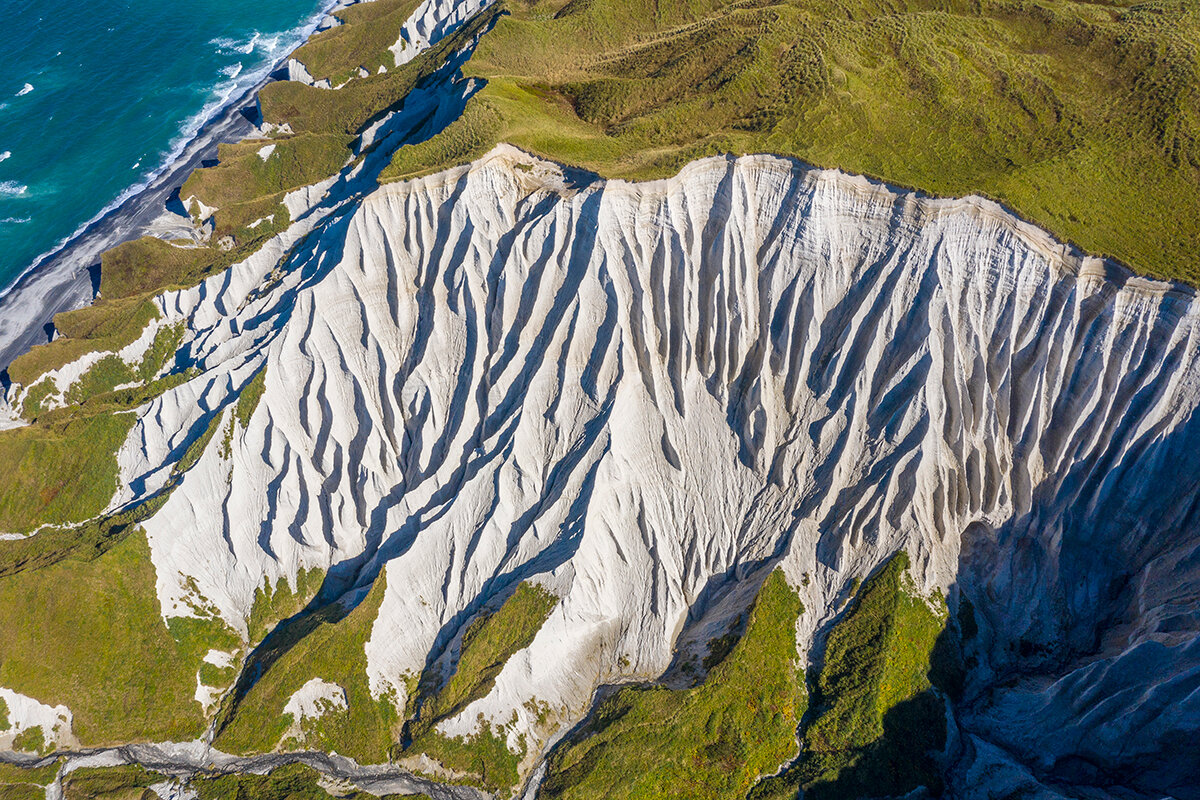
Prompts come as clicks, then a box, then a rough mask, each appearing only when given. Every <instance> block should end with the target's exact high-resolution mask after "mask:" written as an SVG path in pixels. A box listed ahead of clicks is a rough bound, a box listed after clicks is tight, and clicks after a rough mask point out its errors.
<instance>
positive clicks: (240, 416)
mask: <svg viewBox="0 0 1200 800" xmlns="http://www.w3.org/2000/svg"><path fill="white" fill-rule="evenodd" d="M266 385H267V368H266V367H263V368H262V369H260V370H259V371H258V372H257V373H256V374H255V375H254V377H253V378H251V379H250V383H248V384H246V388H245V389H242V393H241V394H240V395H238V401H237V408H236V409H235V411H234V414H235V416H236V417H237V421H238V422H240V423H241V425H242V430H245V429H246V428H249V427H250V418H251V417H252V416H254V410H255V409H257V408H258V402H259V401H260V400H262V394H263V389H264V388H265V387H266Z"/></svg>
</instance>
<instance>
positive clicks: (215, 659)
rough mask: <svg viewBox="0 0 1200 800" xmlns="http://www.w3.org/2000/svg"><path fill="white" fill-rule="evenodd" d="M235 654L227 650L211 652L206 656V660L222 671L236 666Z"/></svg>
mask: <svg viewBox="0 0 1200 800" xmlns="http://www.w3.org/2000/svg"><path fill="white" fill-rule="evenodd" d="M234 657H235V654H234V653H230V652H228V651H225V650H209V651H208V652H207V653H205V654H204V660H205V661H206V662H208V663H209V664H212V665H213V666H214V667H220V668H222V669H224V668H226V667H232V666H233V665H234Z"/></svg>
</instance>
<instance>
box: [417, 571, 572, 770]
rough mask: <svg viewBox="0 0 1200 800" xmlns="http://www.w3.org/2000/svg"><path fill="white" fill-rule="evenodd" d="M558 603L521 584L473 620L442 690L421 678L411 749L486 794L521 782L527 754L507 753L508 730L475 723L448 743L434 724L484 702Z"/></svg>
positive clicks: (434, 681) (534, 587)
mask: <svg viewBox="0 0 1200 800" xmlns="http://www.w3.org/2000/svg"><path fill="white" fill-rule="evenodd" d="M557 603H558V598H557V597H556V596H554V595H553V594H552V593H550V592H548V591H547V590H545V589H544V588H542V587H541V586H538V585H536V584H532V583H528V582H525V583H521V584H519V585H518V586H517V588H516V590H515V591H514V592H513V594H512V596H511V597H509V598H508V599H507V600H505V601H504V604H503V605H502V606H500V608H499V609H497V610H496V611H495V612H494V613H490V614H483V615H481V616H479V617H477V618H476V619H475V620H474V621H472V622H471V624H470V625H469V626H468V627H467V630H466V631H465V632H464V633H463V636H462V644H461V647H460V651H459V657H458V663H457V664H456V665H455V668H454V673H453V674H452V675H451V676H450V679H449V680H448V681H446V683H445V684H444V685H443V686H440V687H437V683H438V680H437V676H436V675H425V676H422V679H421V681H420V683H419V685H420V686H421V687H422V689H423V691H421V692H420V696H419V697H418V698H417V699H416V701H415V703H414V705H415V707H416V712H417V713H416V717H415V718H414V719H412V720H411V721H410V722H409V723H408V732H409V735H410V736H411V737H412V743H411V745H410V747H409V750H410V751H412V752H422V753H426V754H428V755H430V756H432V757H433V758H435V759H437V760H438V761H441V762H442V764H443V765H445V766H447V767H449V768H451V769H454V770H457V771H459V772H465V773H470V774H473V775H475V776H477V778H478V782H479V783H480V785H481V786H483V787H484V788H486V789H488V790H490V791H501V792H502V791H504V790H507V789H510V788H511V787H512V786H514V785H515V784H516V783H517V781H518V780H519V778H520V776H519V774H518V765H519V763H520V761H521V758H522V757H523V756H524V755H525V752H524V747H521V748H520V752H516V753H514V752H512V751H510V750H509V748H508V746H507V744H506V740H507V735H508V729H507V727H505V726H501V727H500V728H499V729H493V726H492V725H491V724H490V723H488V722H487V721H485V720H483V719H480V720H479V726H480V727H479V730H478V731H477V732H476V733H475V734H473V735H472V736H469V737H465V738H450V737H447V736H444V735H442V734H440V733H438V732H437V731H436V730H434V728H435V726H436V725H437V723H438V722H440V721H441V720H444V719H449V718H451V717H454V716H456V715H458V714H459V713H460V712H461V711H462V710H463V709H464V708H466V707H467V706H469V705H470V704H471V703H473V702H475V701H476V700H478V699H480V698H482V697H486V696H487V694H488V692H490V691H491V690H492V687H493V686H494V685H495V682H496V676H497V675H499V674H500V670H502V669H503V668H504V665H505V663H507V662H508V659H509V658H510V657H511V656H512V655H513V654H514V653H516V652H518V651H519V650H522V649H524V648H526V647H528V646H529V644H530V643H531V642H532V641H533V638H534V637H535V636H536V635H537V632H538V631H539V630H541V627H542V625H543V624H545V622H546V619H547V618H548V617H549V616H550V612H551V611H553V610H554V606H555V605H556V604H557Z"/></svg>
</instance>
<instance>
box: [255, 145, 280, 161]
mask: <svg viewBox="0 0 1200 800" xmlns="http://www.w3.org/2000/svg"><path fill="white" fill-rule="evenodd" d="M276 147H277V145H274V144H268V145H264V146H263V147H260V148H258V157H259V158H261V159H262V160H263V161H266V160H267V159H268V158H270V157H271V154H272V153H274V152H275V148H276Z"/></svg>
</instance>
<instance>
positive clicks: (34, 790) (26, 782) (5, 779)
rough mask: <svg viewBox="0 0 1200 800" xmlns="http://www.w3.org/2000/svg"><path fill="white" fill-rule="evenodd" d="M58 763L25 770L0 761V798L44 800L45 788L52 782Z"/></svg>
mask: <svg viewBox="0 0 1200 800" xmlns="http://www.w3.org/2000/svg"><path fill="white" fill-rule="evenodd" d="M58 767H59V762H58V761H53V762H51V763H49V764H46V765H45V766H43V767H31V768H25V767H20V766H17V765H16V764H8V763H5V762H2V761H0V797H2V798H4V800H27V798H28V800H45V797H46V787H47V786H49V785H50V784H51V783H53V782H54V776H55V775H57V774H58Z"/></svg>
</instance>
